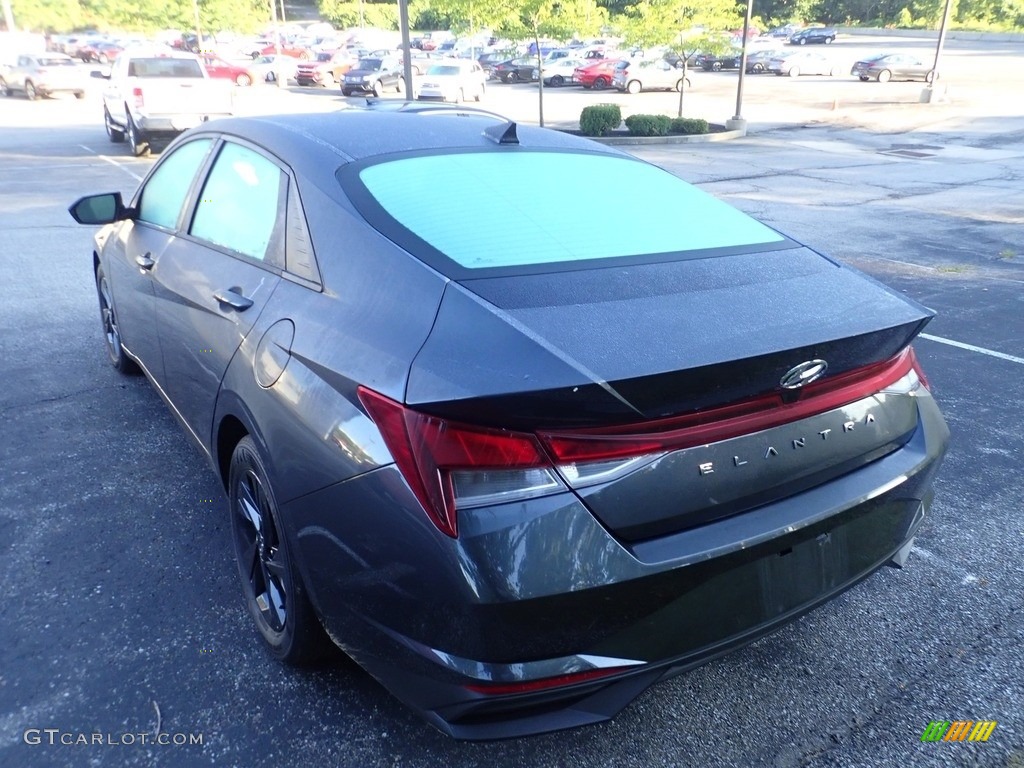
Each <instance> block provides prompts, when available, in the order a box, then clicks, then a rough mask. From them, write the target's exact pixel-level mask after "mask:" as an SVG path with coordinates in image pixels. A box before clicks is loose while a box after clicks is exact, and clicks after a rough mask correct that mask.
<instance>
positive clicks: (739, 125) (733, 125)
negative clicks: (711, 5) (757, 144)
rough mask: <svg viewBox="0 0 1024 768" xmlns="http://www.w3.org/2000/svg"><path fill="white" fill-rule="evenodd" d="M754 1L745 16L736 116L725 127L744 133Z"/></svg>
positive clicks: (751, 0)
mask: <svg viewBox="0 0 1024 768" xmlns="http://www.w3.org/2000/svg"><path fill="white" fill-rule="evenodd" d="M753 6H754V0H747V11H746V14H745V15H744V16H743V47H742V49H741V50H740V77H739V81H738V82H737V83H736V114H735V115H733V116H732V118H731V119H730V120H726V121H725V127H726V128H728V129H729V130H731V131H743V132H744V133H746V130H747V121H746V120H744V119H743V79H744V77H746V74H747V39H748V35H749V33H750V14H751V12H752V11H753Z"/></svg>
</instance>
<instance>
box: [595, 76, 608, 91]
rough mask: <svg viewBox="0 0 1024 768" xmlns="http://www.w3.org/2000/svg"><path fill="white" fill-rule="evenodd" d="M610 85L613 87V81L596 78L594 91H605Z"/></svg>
mask: <svg viewBox="0 0 1024 768" xmlns="http://www.w3.org/2000/svg"><path fill="white" fill-rule="evenodd" d="M609 85H611V81H610V80H608V79H607V78H604V77H598V78H596V79H595V80H594V90H595V91H603V90H604V89H605V88H607V87H608V86H609Z"/></svg>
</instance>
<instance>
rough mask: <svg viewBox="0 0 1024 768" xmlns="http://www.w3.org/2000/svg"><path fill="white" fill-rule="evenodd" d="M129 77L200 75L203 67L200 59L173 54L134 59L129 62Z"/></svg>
mask: <svg viewBox="0 0 1024 768" xmlns="http://www.w3.org/2000/svg"><path fill="white" fill-rule="evenodd" d="M128 76H129V77H190V78H191V77H199V78H201V77H202V76H203V68H202V67H201V66H200V65H199V61H198V59H179V58H175V57H172V56H154V57H152V58H141V59H132V60H131V61H129V62H128Z"/></svg>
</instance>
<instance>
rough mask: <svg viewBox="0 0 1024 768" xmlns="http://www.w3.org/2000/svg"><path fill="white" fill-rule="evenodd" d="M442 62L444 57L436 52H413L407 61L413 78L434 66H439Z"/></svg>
mask: <svg viewBox="0 0 1024 768" xmlns="http://www.w3.org/2000/svg"><path fill="white" fill-rule="evenodd" d="M444 60H445V57H444V56H442V55H441V54H439V53H437V52H436V51H413V54H412V56H411V57H410V59H409V66H410V67H411V68H412V74H413V76H416V77H418V76H419V75H422V74H423V73H424V72H426V71H427V70H428V69H430V67H431V66H433V65H434V64H439V63H441V62H442V61H444Z"/></svg>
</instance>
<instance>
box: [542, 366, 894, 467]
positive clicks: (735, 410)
mask: <svg viewBox="0 0 1024 768" xmlns="http://www.w3.org/2000/svg"><path fill="white" fill-rule="evenodd" d="M913 359H914V358H913V353H912V352H911V350H910V349H909V348H907V349H905V350H903V351H902V352H901V353H900V354H898V355H896V357H894V358H892V359H890V360H886V361H885V362H882V363H875V364H873V365H868V366H864V367H863V368H857V369H855V370H852V371H847V372H846V373H842V374H839V375H838V376H833V377H831V378H828V379H825V380H823V381H820V382H815V383H813V384H808V385H807V386H805V387H803V388H802V389H801V390H800V399H799V400H797V401H796V402H793V403H785V402H784V401H783V399H782V395H781V394H779V393H771V394H768V395H761V396H760V397H755V398H751V399H750V400H743V401H740V402H738V403H731V404H729V405H724V406H721V407H718V408H709V409H707V410H704V411H698V412H696V413H690V414H686V415H684V416H674V417H670V418H667V419H659V420H656V421H648V422H644V423H642V424H627V425H621V426H617V427H602V428H599V429H592V430H591V429H588V430H580V431H578V432H571V433H569V432H560V431H546V432H538V437H540V439H541V441H542V442H543V443H544V446H545V447H546V448H547V449H548V451H549V452H550V453H551V455H552V456H553V457H554V459H555V463H556V464H571V463H581V462H588V461H607V460H610V459H620V458H627V457H631V456H638V455H642V454H645V453H661V452H666V451H678V450H681V449H683V448H692V447H693V446H695V445H705V444H707V443H714V442H718V441H720V440H728V439H729V438H732V437H738V436H740V435H745V434H749V433H751V432H758V431H760V430H763V429H770V428H772V427H777V426H780V425H782V424H788V423H789V422H791V421H797V420H799V419H806V418H808V417H810V416H815V415H817V414H819V413H824V412H825V411H830V410H832V409H833V408H839V407H840V406H843V405H846V404H848V403H852V402H854V401H856V400H860V399H861V398H863V397H867V396H868V395H872V394H874V393H875V392H878V391H879V390H881V389H884V388H885V386H886V385H887V384H891V383H892V382H894V381H897V380H898V379H900V378H901V377H902V376H904V375H905V374H906V373H907V372H909V371H910V370H911V367H912V364H913Z"/></svg>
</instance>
